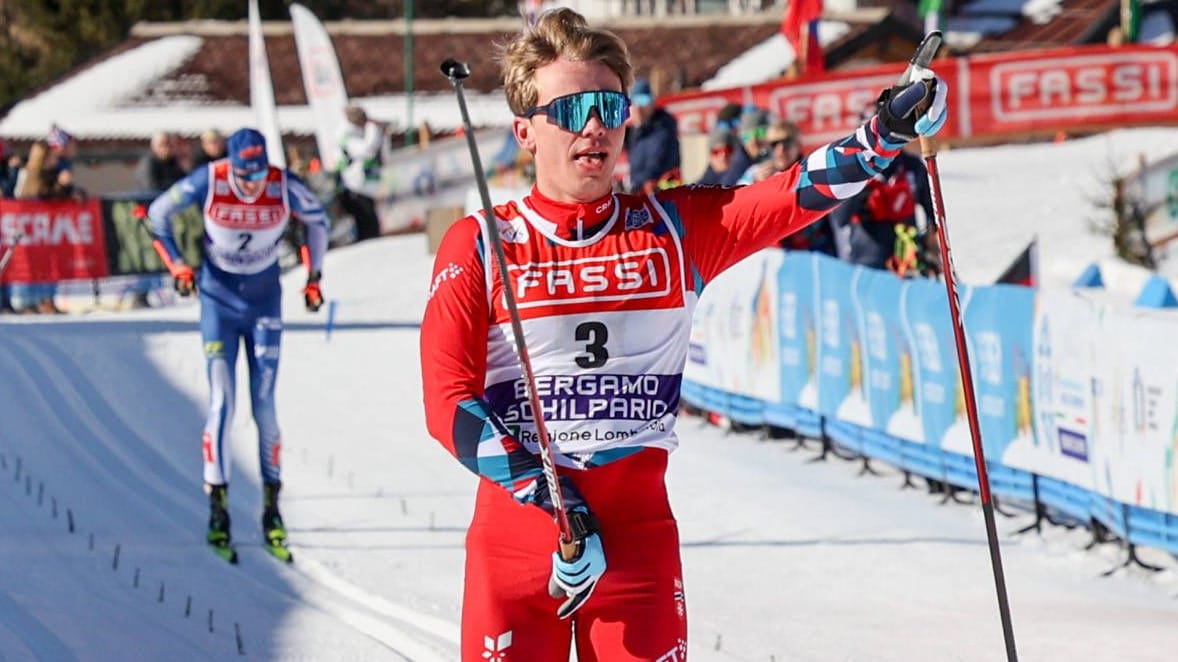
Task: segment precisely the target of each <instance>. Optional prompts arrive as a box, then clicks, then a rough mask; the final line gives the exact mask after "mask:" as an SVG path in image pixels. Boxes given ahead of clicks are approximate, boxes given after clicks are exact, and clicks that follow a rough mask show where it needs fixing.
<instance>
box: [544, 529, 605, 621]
mask: <svg viewBox="0 0 1178 662" xmlns="http://www.w3.org/2000/svg"><path fill="white" fill-rule="evenodd" d="M568 518H569V526H570V528H571V529H572V533H573V540H572V544H571V546H570V545H566V544H562V546H561V547H562V549H561V550H560V551H556V552H553V553H552V579H551V581H550V582H549V586H548V589H549V593H551V594H553V597H559V596H560V595H562V594H563V595H564V597H565V601H564V602H563V603H561V605H560V607H558V608H557V610H556V615H557V616H558V617H560V618H562V619H563V618H568V617H569V616H572V614H573V612H575V611H577V609H579V608H580V607H581V605H583V604H585V601H586V600H588V599H589V596H590V595H592V594H593V589H594V588H596V587H597V582H598V580H600V579H601V576H602V575H603V574H605V550H604V549H603V548H602V545H601V535H600V533H599V532H598V527H597V520H596V519H594V517H593V515H592V514H590V513H589V510H588V509H587V508H585V507H583V506H582V507H579V508H576V509H574V510H573V511H572V512H570V513H569V515H568Z"/></svg>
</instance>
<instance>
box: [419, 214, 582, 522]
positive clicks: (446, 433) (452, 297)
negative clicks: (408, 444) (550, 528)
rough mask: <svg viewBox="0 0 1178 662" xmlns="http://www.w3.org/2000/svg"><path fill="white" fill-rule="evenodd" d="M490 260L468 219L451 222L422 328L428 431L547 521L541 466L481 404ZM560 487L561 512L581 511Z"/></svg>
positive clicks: (572, 493)
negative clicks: (487, 265)
mask: <svg viewBox="0 0 1178 662" xmlns="http://www.w3.org/2000/svg"><path fill="white" fill-rule="evenodd" d="M490 255H491V251H490V250H489V247H488V246H486V244H485V242H484V240H483V238H482V237H481V233H480V229H479V223H478V221H476V220H475V219H474V218H473V217H467V218H464V219H462V220H460V221H458V222H457V223H455V224H454V226H453V227H451V228H450V230H449V231H448V232H447V233H446V236H445V238H443V240H442V244H441V246H439V247H438V254H437V257H436V258H435V260H434V271H433V279H432V280H431V282H430V298H429V302H428V303H427V304H426V308H425V316H424V317H423V318H422V321H421V377H422V384H423V387H424V394H425V419H426V427H428V428H429V432H430V435H431V436H432V437H434V438H435V439H437V440H438V441H440V442H441V443H442V446H444V447H445V448H446V450H447V451H449V452H450V454H451V455H453V456H454V457H455V458H457V459H458V461H459V462H461V463H462V464H463V466H465V467H466V468H467V469H470V470H471V471H473V472H474V473H476V474H478V475H479V476H482V477H483V478H486V479H488V480H491V481H493V482H495V483H498V484H499V485H500V486H502V487H503V488H504V489H507V490H509V491H511V492H512V494H513V495H514V496H515V498H516V500H517V501H520V502H521V503H529V504H532V505H536V506H538V507H540V508H543V509H544V510H545V511H547V512H548V513H549V514H552V513H553V510H552V502H551V499H550V497H549V492H548V487H547V483H546V481H545V479H544V473H543V468H542V465H541V464H540V460H539V459H538V458H537V457H536V456H535V455H533V454H532V453H531V452H530V451H528V449H526V448H524V447H523V446H522V445H521V444H520V443H519V442H518V441H516V439H515V438H514V437H512V436H511V433H510V432H509V431H508V430H507V426H506V425H504V423H503V421H502V420H501V419H500V418H499V416H498V415H497V414H496V413H495V412H494V411H493V410H492V409H491V407H490V405H489V404H488V403H487V401H486V399H485V398H484V397H483V396H484V391H485V386H486V384H485V380H486V374H487V334H488V331H489V329H490V320H491V312H490V303H489V302H488V300H487V287H486V276H485V274H486V271H485V268H484V264H485V263H484V259H493V258H490V257H489V256H490ZM561 485H562V495H563V496H564V498H565V505H566V508H568V509H570V510H571V509H573V508H574V507H576V506H578V505H582V503H583V501H582V499H581V498H580V495H579V494H578V493H577V492H576V489H575V488H574V487H573V486H572V483H571V482H570V481H567V480H566V479H564V478H562V479H561Z"/></svg>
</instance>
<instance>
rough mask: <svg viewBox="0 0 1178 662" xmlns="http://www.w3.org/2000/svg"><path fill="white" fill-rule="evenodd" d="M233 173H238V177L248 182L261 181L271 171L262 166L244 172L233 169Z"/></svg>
mask: <svg viewBox="0 0 1178 662" xmlns="http://www.w3.org/2000/svg"><path fill="white" fill-rule="evenodd" d="M233 174H235V175H237V177H238V179H241V180H244V181H247V182H260V181H262V180H263V179H265V178H266V175H268V174H270V173H269V171H268V170H267V169H266V168H260V169H258V170H251V171H249V172H242V171H240V170H235V171H233Z"/></svg>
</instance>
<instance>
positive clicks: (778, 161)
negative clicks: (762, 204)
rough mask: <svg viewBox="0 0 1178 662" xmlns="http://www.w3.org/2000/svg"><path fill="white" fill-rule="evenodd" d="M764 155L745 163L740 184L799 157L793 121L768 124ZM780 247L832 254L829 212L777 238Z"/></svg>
mask: <svg viewBox="0 0 1178 662" xmlns="http://www.w3.org/2000/svg"><path fill="white" fill-rule="evenodd" d="M761 140H762V142H763V143H764V145H765V150H766V153H767V154H768V158H766V159H765V160H764V161H762V162H760V163H756V164H754V165H752V166H749V168H748V170H746V171H745V173H744V175H743V176H741V178H740V181H739V183H740V184H754V183H756V182H759V181H762V180H765V179H768V178H769V177H772V176H773V175H776V174H778V173H782V172H785V171H787V170H789V169H790V168H792V167H794V166H795V165H797V164H798V163H799V162H800V161H801V159H802V131H801V129H799V128H798V125H797V124H794V123H793V122H787V121H784V120H778V121H776V122H773V123H772V124H770V125H769V127H768V128H767V129H766V130H765V133H764V135H763V136H762V137H761ZM781 247H782V248H785V249H787V250H792V251H817V252H819V253H825V254H827V255H832V256H833V255H835V243H834V229H833V227H832V225H831V219H830V216H829V215H827V216H826V217H825V218H822V219H820V220H818V221H817V222H816V223H813V224H811V225H807V226H806V227H805V228H802V229H801V230H799V231H798V232H794V233H793V234H790V235H788V236H786V237H785V238H784V239H782V240H781Z"/></svg>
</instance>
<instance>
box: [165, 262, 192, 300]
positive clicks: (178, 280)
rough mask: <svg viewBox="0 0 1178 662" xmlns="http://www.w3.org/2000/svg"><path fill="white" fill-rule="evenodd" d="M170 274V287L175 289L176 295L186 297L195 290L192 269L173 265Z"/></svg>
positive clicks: (182, 265) (183, 265) (186, 266)
mask: <svg viewBox="0 0 1178 662" xmlns="http://www.w3.org/2000/svg"><path fill="white" fill-rule="evenodd" d="M171 272H172V287H174V288H176V293H177V294H179V295H180V296H182V297H186V296H188V295H190V294H192V292H193V291H194V290H196V274H195V273H193V272H192V267H190V266H188V265H187V264H173V265H172V269H171Z"/></svg>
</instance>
